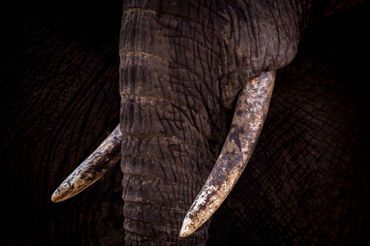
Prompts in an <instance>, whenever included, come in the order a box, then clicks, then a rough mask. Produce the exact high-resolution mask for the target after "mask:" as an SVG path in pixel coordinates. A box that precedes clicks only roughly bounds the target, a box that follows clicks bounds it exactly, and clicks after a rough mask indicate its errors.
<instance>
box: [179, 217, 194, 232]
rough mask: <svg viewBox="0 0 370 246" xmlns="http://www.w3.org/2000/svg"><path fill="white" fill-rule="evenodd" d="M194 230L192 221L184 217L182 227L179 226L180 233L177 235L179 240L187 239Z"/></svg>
mask: <svg viewBox="0 0 370 246" xmlns="http://www.w3.org/2000/svg"><path fill="white" fill-rule="evenodd" d="M195 230H196V228H194V225H193V220H192V219H190V218H189V217H188V216H187V215H186V217H185V219H184V221H183V222H182V226H181V230H180V233H179V237H181V238H184V237H188V236H190V235H191V234H193V233H194V231H195Z"/></svg>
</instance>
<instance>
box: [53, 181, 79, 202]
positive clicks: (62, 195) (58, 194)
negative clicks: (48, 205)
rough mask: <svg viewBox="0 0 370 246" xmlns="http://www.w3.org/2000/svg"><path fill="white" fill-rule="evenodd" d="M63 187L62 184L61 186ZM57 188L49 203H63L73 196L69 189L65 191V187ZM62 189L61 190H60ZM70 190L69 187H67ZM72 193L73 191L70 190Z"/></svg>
mask: <svg viewBox="0 0 370 246" xmlns="http://www.w3.org/2000/svg"><path fill="white" fill-rule="evenodd" d="M62 185H63V184H62ZM62 185H61V186H59V187H58V188H57V189H56V190H55V191H54V193H53V194H52V195H51V201H52V202H54V203H58V202H63V201H65V200H68V199H69V198H71V197H72V196H73V195H74V194H73V192H71V189H67V188H66V187H63V186H62ZM61 187H63V188H61ZM68 188H70V187H68ZM72 191H73V190H72Z"/></svg>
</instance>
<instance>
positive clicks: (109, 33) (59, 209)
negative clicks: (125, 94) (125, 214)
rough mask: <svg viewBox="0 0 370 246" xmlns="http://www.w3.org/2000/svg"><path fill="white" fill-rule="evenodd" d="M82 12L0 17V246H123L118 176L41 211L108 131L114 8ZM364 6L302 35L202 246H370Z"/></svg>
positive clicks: (113, 101)
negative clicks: (1, 25)
mask: <svg viewBox="0 0 370 246" xmlns="http://www.w3.org/2000/svg"><path fill="white" fill-rule="evenodd" d="M82 6H83V5H81V8H77V9H76V8H73V10H72V7H71V8H70V9H69V8H68V7H66V8H65V9H62V10H60V9H55V8H54V9H53V8H52V7H51V6H49V5H47V4H46V5H33V6H30V5H19V6H18V5H17V6H13V8H12V9H13V10H14V12H17V13H18V14H19V16H22V17H21V18H18V15H12V13H13V12H11V11H10V12H9V13H8V15H5V16H2V18H6V20H8V22H6V23H11V25H7V26H6V28H5V33H6V34H7V35H5V36H4V37H5V38H4V39H2V40H1V41H0V42H1V43H2V47H7V50H6V51H5V52H4V53H3V56H2V57H1V58H0V59H1V64H3V67H2V70H1V74H2V83H1V90H0V93H1V97H0V101H1V104H0V105H1V118H0V125H1V128H0V134H1V139H2V140H3V141H1V143H0V145H1V148H0V150H1V154H2V156H3V158H4V159H3V162H2V163H4V164H3V165H2V172H1V174H0V175H1V182H2V183H1V186H0V191H1V192H0V194H2V196H3V197H6V198H7V199H6V200H5V201H3V202H2V204H1V208H2V211H3V212H2V213H1V215H0V216H1V220H0V221H1V222H0V223H2V225H1V228H3V229H2V230H1V237H0V242H1V244H2V245H14V244H21V245H27V244H30V245H40V244H41V245H45V244H47V245H51V244H54V245H55V244H61V245H66V244H78V245H122V244H123V240H124V235H123V232H122V217H121V215H120V213H121V207H122V202H121V198H120V196H121V188H120V179H121V174H120V172H119V169H117V170H116V171H115V172H113V173H110V174H109V176H108V177H107V178H105V179H104V180H103V181H102V182H99V184H97V185H95V186H94V187H92V188H91V189H89V190H86V191H85V192H84V193H82V194H81V196H80V197H79V198H78V199H73V200H72V201H70V202H67V203H65V204H60V205H58V206H55V205H53V204H51V203H50V200H49V196H50V194H51V192H52V191H53V189H54V188H55V187H56V186H57V185H58V184H59V182H60V181H62V180H63V179H64V178H65V177H66V175H67V174H68V173H69V172H70V171H72V170H73V169H74V167H76V166H77V164H78V163H79V162H80V161H82V160H83V159H84V158H85V157H86V156H87V155H88V154H89V153H91V151H92V150H93V149H94V148H95V147H97V146H98V145H99V141H101V140H102V139H104V138H105V137H106V136H107V134H108V133H109V131H110V130H112V129H113V128H114V126H115V124H116V123H117V120H118V113H119V112H118V108H119V94H118V84H117V80H118V57H117V56H116V54H117V51H118V50H117V49H118V48H117V47H118V40H117V35H116V34H117V31H118V29H119V26H118V25H119V20H120V14H121V13H118V12H119V11H117V13H116V15H113V14H111V13H112V11H113V12H114V10H115V9H120V4H116V6H115V5H114V4H112V5H109V4H107V6H108V7H106V8H108V9H106V10H108V11H107V14H106V16H110V18H102V19H99V20H97V19H96V18H95V16H98V13H101V12H100V11H102V10H103V12H104V9H102V7H101V6H100V5H99V6H97V5H96V6H94V5H92V6H90V7H89V8H88V9H85V8H82ZM109 6H112V7H111V9H109ZM365 6H366V7H360V8H357V9H353V10H351V11H350V12H347V13H343V14H340V15H337V16H332V17H331V18H328V19H324V20H322V22H321V23H320V24H317V25H314V26H312V27H311V29H309V30H308V31H307V34H306V36H305V37H304V39H303V41H302V43H301V46H300V50H299V52H298V57H297V58H296V60H295V61H294V62H293V63H292V64H291V65H290V66H288V67H287V68H286V69H283V70H281V71H280V72H279V73H278V75H277V77H278V80H277V83H276V87H275V91H274V94H273V99H272V102H271V108H270V112H269V115H268V118H267V122H266V123H265V124H266V125H265V127H264V130H263V131H262V134H261V137H260V140H259V143H258V144H257V146H256V152H255V154H254V155H253V157H252V160H251V162H250V163H249V167H248V169H247V170H246V172H245V173H244V174H243V176H242V177H241V182H239V183H238V184H237V186H236V189H235V190H234V191H233V192H232V194H231V195H230V197H229V199H227V201H226V203H225V204H224V205H223V206H222V208H221V209H220V210H219V212H218V213H216V214H215V216H214V218H213V221H212V223H211V225H210V228H209V239H208V244H209V245H215V244H216V243H218V244H233V245H238V244H239V245H240V242H243V244H244V243H249V244H251V245H265V244H336V245H344V244H349V243H351V242H352V243H359V242H361V241H362V242H369V235H368V234H367V228H369V226H370V225H369V212H368V207H370V206H369V197H370V196H369V189H368V187H369V181H368V173H369V169H368V166H367V163H369V162H368V154H367V149H368V145H367V140H366V139H368V138H369V134H368V130H367V127H366V126H367V125H368V123H369V122H368V121H366V119H365V117H364V116H363V115H366V114H367V113H368V108H369V107H367V105H368V102H367V99H366V97H367V90H366V87H365V86H364V84H366V83H365V82H366V81H367V79H366V78H367V76H366V75H367V74H366V72H367V70H366V65H365V64H366V63H363V61H364V60H365V59H364V58H363V54H364V53H365V52H364V51H366V50H367V48H366V45H365V44H368V42H367V41H366V39H365V38H363V37H362V33H363V30H364V25H365V24H364V23H367V21H364V19H366V18H368V17H366V16H368V15H366V13H368V5H365ZM108 12H109V14H108ZM67 13H68V14H67ZM92 13H95V15H94V18H93V17H89V16H90V15H91V14H92ZM15 16H17V18H15ZM16 19H17V20H16ZM117 20H118V23H117ZM78 23H80V24H78ZM114 23H115V24H114ZM114 25H116V26H115V27H114ZM107 26H110V27H111V28H108V29H107ZM86 27H88V28H86ZM102 33H105V34H106V35H102ZM344 34H346V35H344ZM45 71H48V73H45ZM21 88H22V89H21ZM56 102H57V103H56ZM225 117H226V116H225ZM218 141H219V140H218ZM171 148H175V149H176V148H177V146H176V145H173V146H172V147H171ZM9 163H11V164H9ZM5 164H9V165H5ZM15 180H17V182H14V181H15ZM14 222H15V223H14ZM13 224H15V226H13ZM40 233H41V234H40Z"/></svg>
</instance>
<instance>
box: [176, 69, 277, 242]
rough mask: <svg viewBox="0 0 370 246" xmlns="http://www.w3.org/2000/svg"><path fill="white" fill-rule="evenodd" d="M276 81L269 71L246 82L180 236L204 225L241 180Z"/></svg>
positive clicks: (186, 234)
mask: <svg viewBox="0 0 370 246" xmlns="http://www.w3.org/2000/svg"><path fill="white" fill-rule="evenodd" d="M274 81H275V72H265V73H262V74H261V75H260V76H258V77H256V78H254V79H251V80H249V81H247V83H246V84H245V87H244V88H243V91H242V92H241V94H240V96H239V98H238V102H237V105H236V108H235V112H234V117H233V120H232V123H231V127H230V131H229V133H228V135H227V138H226V141H225V143H224V146H223V148H222V151H221V154H220V156H219V157H218V159H217V162H216V164H215V166H214V167H213V169H212V171H211V173H210V175H209V176H208V179H207V181H206V183H205V184H204V186H203V188H202V190H201V191H200V192H199V194H198V196H197V197H196V199H195V201H194V202H193V204H192V205H191V207H190V209H189V211H188V213H187V214H186V216H185V219H184V221H183V224H182V227H181V231H180V235H179V236H180V237H187V236H189V235H191V234H192V233H193V232H195V231H196V230H197V229H198V228H199V227H200V226H202V225H203V224H204V223H205V222H206V221H207V220H208V219H209V218H210V217H211V216H212V214H213V213H214V212H215V211H216V210H217V209H218V208H219V207H220V206H221V204H222V203H223V201H224V200H225V199H226V197H227V196H228V194H229V193H230V192H231V190H232V189H233V187H234V185H235V184H236V182H237V181H238V179H239V177H240V175H241V174H242V172H243V170H244V168H245V166H246V165H247V163H248V161H249V158H250V156H251V155H252V152H253V149H254V147H255V145H256V143H257V140H258V137H259V134H260V132H261V129H262V126H263V123H264V121H265V118H266V115H267V112H268V108H269V103H270V99H271V95H272V90H273V87H274Z"/></svg>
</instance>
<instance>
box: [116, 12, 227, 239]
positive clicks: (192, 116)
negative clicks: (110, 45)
mask: <svg viewBox="0 0 370 246" xmlns="http://www.w3.org/2000/svg"><path fill="white" fill-rule="evenodd" d="M158 8H159V7H158ZM167 9H170V8H168V7H167ZM123 15H124V18H123V21H122V27H121V43H120V57H121V58H120V59H121V60H120V64H121V65H120V93H121V99H122V101H121V131H122V133H123V140H122V163H121V169H122V172H123V181H122V186H123V200H124V208H123V213H124V230H125V238H126V243H127V244H128V245H142V244H144V245H145V244H160V245H167V244H177V245H188V244H191V245H203V244H205V243H206V241H207V229H206V226H204V227H203V229H201V230H199V231H198V232H197V233H195V234H194V235H193V236H191V237H189V238H186V239H179V237H178V234H179V230H180V227H181V223H182V220H183V218H184V216H185V214H186V212H187V210H188V209H189V207H190V205H191V203H192V202H193V199H194V198H195V196H196V195H197V192H199V190H200V188H201V187H202V185H203V183H204V180H205V179H206V177H207V176H208V174H209V171H210V169H211V167H212V165H213V163H214V161H215V159H216V155H217V151H218V149H219V144H218V143H219V142H221V141H216V140H214V139H212V137H211V136H212V134H211V132H212V127H211V123H210V122H211V121H212V119H210V116H209V115H208V110H207V111H206V107H207V106H209V105H208V103H209V102H205V101H203V100H202V98H210V100H217V97H216V96H214V95H212V94H211V91H212V90H210V91H208V92H205V90H204V88H201V86H202V85H201V84H202V83H203V81H201V79H199V78H197V79H194V77H193V76H197V74H199V71H195V70H194V69H195V68H200V67H201V65H202V64H193V63H196V62H198V61H199V59H198V58H195V57H194V54H193V53H192V52H188V53H186V50H185V48H183V47H185V46H182V45H183V44H184V43H186V42H190V43H191V42H193V41H192V40H188V39H185V38H184V37H181V35H179V33H176V30H175V29H176V27H177V25H178V23H177V22H175V21H174V20H173V17H166V16H160V15H159V14H158V13H157V11H156V10H155V7H153V8H151V9H143V8H141V7H137V6H128V7H125V8H124V13H123ZM172 35H173V36H172ZM176 35H179V36H176ZM175 50H176V55H175ZM178 55H180V56H181V57H178ZM208 73H209V71H208V72H207V73H206V72H204V71H203V76H204V78H205V80H209V77H207V76H209V74H208ZM207 93H208V94H207ZM211 102H212V103H215V102H216V101H211ZM215 108H216V107H215ZM215 115H217V114H215ZM224 128H225V129H226V127H224ZM221 132H222V131H221ZM221 135H222V134H221ZM214 143H216V144H214Z"/></svg>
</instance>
